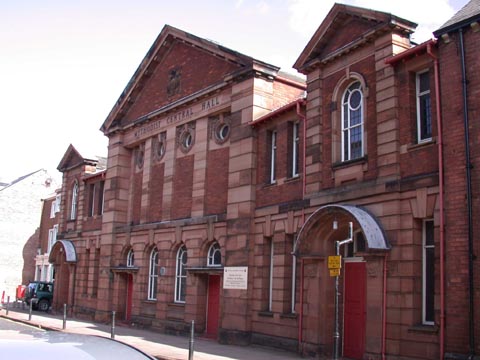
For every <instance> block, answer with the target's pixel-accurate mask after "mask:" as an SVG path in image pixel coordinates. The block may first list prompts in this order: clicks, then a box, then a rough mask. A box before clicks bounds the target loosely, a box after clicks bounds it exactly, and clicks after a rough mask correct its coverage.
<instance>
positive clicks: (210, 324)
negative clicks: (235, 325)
mask: <svg viewBox="0 0 480 360" xmlns="http://www.w3.org/2000/svg"><path fill="white" fill-rule="evenodd" d="M219 318H220V276H218V275H209V277H208V298H207V330H206V331H205V336H206V337H209V338H212V339H216V338H217V336H218V324H219Z"/></svg>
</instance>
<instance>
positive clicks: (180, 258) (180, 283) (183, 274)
mask: <svg viewBox="0 0 480 360" xmlns="http://www.w3.org/2000/svg"><path fill="white" fill-rule="evenodd" d="M176 264H177V266H176V273H175V302H177V303H184V302H185V297H186V289H187V269H186V265H187V248H186V247H185V245H184V246H182V247H181V248H180V249H178V252H177V260H176Z"/></svg>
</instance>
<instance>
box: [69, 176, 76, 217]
mask: <svg viewBox="0 0 480 360" xmlns="http://www.w3.org/2000/svg"><path fill="white" fill-rule="evenodd" d="M77 203H78V182H76V181H75V183H74V184H73V189H72V207H71V211H70V220H75V219H76V218H77Z"/></svg>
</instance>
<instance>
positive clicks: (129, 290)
mask: <svg viewBox="0 0 480 360" xmlns="http://www.w3.org/2000/svg"><path fill="white" fill-rule="evenodd" d="M132 301H133V275H132V274H128V275H127V303H126V306H125V321H130V318H131V316H132Z"/></svg>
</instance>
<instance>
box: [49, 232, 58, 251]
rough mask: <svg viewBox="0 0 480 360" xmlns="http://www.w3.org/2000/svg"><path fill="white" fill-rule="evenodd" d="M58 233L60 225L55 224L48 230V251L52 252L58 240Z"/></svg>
mask: <svg viewBox="0 0 480 360" xmlns="http://www.w3.org/2000/svg"><path fill="white" fill-rule="evenodd" d="M57 234H58V225H54V226H53V228H51V229H49V230H48V249H47V253H48V254H50V251H52V248H53V245H55V242H56V241H57Z"/></svg>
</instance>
